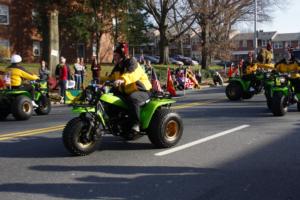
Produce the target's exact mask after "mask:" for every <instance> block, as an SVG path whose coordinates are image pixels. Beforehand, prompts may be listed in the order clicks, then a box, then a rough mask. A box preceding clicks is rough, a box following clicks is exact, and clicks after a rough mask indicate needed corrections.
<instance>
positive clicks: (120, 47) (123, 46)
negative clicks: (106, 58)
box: [114, 42, 128, 57]
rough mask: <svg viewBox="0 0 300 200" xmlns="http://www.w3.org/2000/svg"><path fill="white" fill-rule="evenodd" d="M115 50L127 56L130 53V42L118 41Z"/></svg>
mask: <svg viewBox="0 0 300 200" xmlns="http://www.w3.org/2000/svg"><path fill="white" fill-rule="evenodd" d="M114 52H115V53H118V54H120V55H121V56H122V57H126V56H127V55H128V44H127V43H124V42H120V43H118V44H117V46H116V48H115V50H114Z"/></svg>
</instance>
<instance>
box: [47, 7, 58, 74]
mask: <svg viewBox="0 0 300 200" xmlns="http://www.w3.org/2000/svg"><path fill="white" fill-rule="evenodd" d="M58 14H59V12H58V10H56V9H55V10H53V11H51V12H50V20H49V30H50V41H49V42H50V44H49V67H50V71H51V75H52V76H54V75H55V66H56V65H57V64H58V63H59V30H58Z"/></svg>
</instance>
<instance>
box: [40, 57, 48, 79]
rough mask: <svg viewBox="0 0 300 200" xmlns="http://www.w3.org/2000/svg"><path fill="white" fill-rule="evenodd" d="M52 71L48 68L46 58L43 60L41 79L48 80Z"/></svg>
mask: <svg viewBox="0 0 300 200" xmlns="http://www.w3.org/2000/svg"><path fill="white" fill-rule="evenodd" d="M49 74H50V71H49V69H48V66H47V63H46V61H45V60H42V61H41V67H40V69H39V75H40V79H41V80H45V81H47V80H48V78H49Z"/></svg>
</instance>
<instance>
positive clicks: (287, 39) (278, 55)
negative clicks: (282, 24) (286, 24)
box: [231, 31, 300, 62]
mask: <svg viewBox="0 0 300 200" xmlns="http://www.w3.org/2000/svg"><path fill="white" fill-rule="evenodd" d="M257 39H258V41H257V43H258V49H260V48H263V47H266V46H267V43H268V42H271V43H272V47H273V54H274V61H275V62H277V61H279V60H281V59H282V58H283V55H284V53H285V51H286V49H287V47H288V46H291V47H293V48H294V49H299V48H300V33H278V32H275V31H274V32H263V31H259V32H258V37H257ZM253 40H254V35H253V33H240V34H237V35H236V36H235V37H233V43H234V50H233V51H232V52H231V54H232V60H233V61H238V60H239V59H241V58H244V59H246V58H247V54H248V52H249V51H254V46H253Z"/></svg>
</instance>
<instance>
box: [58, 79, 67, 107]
mask: <svg viewBox="0 0 300 200" xmlns="http://www.w3.org/2000/svg"><path fill="white" fill-rule="evenodd" d="M66 85H67V81H66V80H60V81H59V87H60V96H62V97H63V98H64V103H66Z"/></svg>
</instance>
